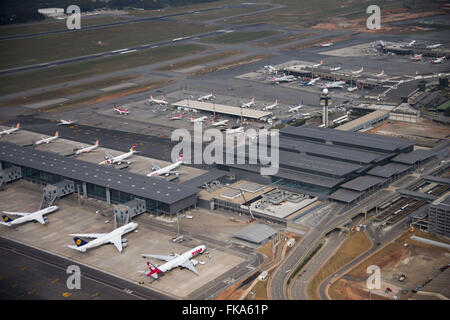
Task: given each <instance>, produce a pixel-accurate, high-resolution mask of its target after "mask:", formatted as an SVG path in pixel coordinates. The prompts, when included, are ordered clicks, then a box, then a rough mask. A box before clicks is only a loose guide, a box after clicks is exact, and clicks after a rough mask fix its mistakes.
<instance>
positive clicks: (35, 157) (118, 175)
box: [0, 142, 200, 204]
mask: <svg viewBox="0 0 450 320" xmlns="http://www.w3.org/2000/svg"><path fill="white" fill-rule="evenodd" d="M0 160H2V161H7V162H10V163H13V164H16V165H20V166H24V167H29V168H33V169H37V170H42V171H45V172H49V173H52V174H57V175H60V176H62V177H64V178H68V179H74V180H78V181H84V182H87V183H92V184H95V185H99V186H102V187H109V188H110V189H113V190H118V191H122V192H126V193H129V194H132V195H135V196H139V197H144V198H148V199H152V200H156V201H159V202H162V203H166V204H172V203H176V202H178V201H180V200H183V199H186V198H188V197H190V196H192V195H195V194H196V193H197V192H199V191H200V190H199V189H197V188H193V187H189V186H184V185H178V184H174V183H171V182H167V181H165V180H163V179H159V178H153V177H147V176H143V175H139V174H134V173H130V172H126V171H122V170H119V169H116V168H114V167H107V166H102V165H98V164H94V163H90V162H86V161H82V160H78V159H73V158H67V157H64V156H61V155H59V154H56V153H52V152H47V151H40V150H36V149H30V148H25V147H21V146H18V145H16V144H13V143H9V142H0Z"/></svg>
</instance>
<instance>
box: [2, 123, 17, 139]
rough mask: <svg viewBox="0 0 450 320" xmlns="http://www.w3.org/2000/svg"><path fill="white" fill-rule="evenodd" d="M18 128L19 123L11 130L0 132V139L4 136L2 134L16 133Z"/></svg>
mask: <svg viewBox="0 0 450 320" xmlns="http://www.w3.org/2000/svg"><path fill="white" fill-rule="evenodd" d="M19 128H20V122H18V123H17V125H16V126H15V127H13V128H10V129H5V130H3V131H0V137H1V136H2V135H4V134H11V133H13V132H16V131H17V130H19Z"/></svg>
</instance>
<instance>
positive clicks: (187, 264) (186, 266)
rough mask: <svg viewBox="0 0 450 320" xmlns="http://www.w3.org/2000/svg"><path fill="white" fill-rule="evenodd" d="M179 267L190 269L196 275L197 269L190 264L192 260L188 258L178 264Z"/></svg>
mask: <svg viewBox="0 0 450 320" xmlns="http://www.w3.org/2000/svg"><path fill="white" fill-rule="evenodd" d="M180 266H181V267H184V268H186V269H189V270H191V271H192V272H193V273H195V274H196V275H198V271H197V270H196V269H195V267H194V265H193V264H192V262H191V261H190V260H187V261H185V262H183V263H182V264H180Z"/></svg>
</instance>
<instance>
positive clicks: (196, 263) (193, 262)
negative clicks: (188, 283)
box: [191, 259, 198, 267]
mask: <svg viewBox="0 0 450 320" xmlns="http://www.w3.org/2000/svg"><path fill="white" fill-rule="evenodd" d="M191 263H192V265H193V266H194V267H195V266H196V265H198V261H197V260H195V259H191Z"/></svg>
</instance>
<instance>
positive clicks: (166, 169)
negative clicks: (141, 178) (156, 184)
mask: <svg viewBox="0 0 450 320" xmlns="http://www.w3.org/2000/svg"><path fill="white" fill-rule="evenodd" d="M182 164H183V156H182V155H181V156H179V157H178V160H177V161H176V162H174V163H172V164H170V165H168V166H167V167H164V168H160V167H158V166H157V165H156V164H154V163H152V165H153V170H154V171H152V172H150V173H149V174H148V175H147V177H157V176H160V175H165V176H166V177H167V176H169V175H171V174H176V175H178V174H179V173H181V171H173V170H174V169H176V168H178V167H179V166H181V165H182Z"/></svg>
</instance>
